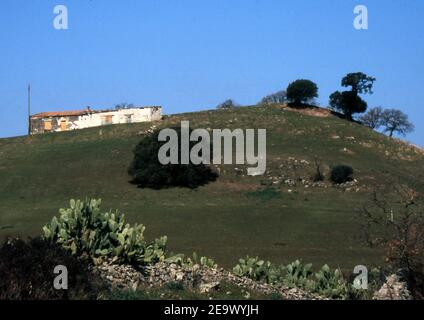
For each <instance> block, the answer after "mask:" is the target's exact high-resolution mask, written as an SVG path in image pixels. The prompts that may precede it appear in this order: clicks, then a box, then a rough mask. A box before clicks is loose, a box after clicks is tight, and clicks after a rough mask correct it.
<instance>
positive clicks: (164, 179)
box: [128, 128, 218, 189]
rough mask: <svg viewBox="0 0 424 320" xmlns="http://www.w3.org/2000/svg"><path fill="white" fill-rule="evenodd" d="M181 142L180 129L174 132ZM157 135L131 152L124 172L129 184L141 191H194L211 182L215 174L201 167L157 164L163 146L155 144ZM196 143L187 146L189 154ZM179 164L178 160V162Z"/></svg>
mask: <svg viewBox="0 0 424 320" xmlns="http://www.w3.org/2000/svg"><path fill="white" fill-rule="evenodd" d="M174 130H175V131H176V132H177V134H178V137H179V138H178V141H181V139H180V138H181V128H174ZM190 133H191V130H190ZM158 136H159V131H155V132H154V133H152V134H150V135H148V136H146V137H144V138H143V139H142V140H141V141H140V143H139V144H138V145H137V146H136V148H135V150H134V159H133V161H132V163H131V165H130V168H129V169H128V173H129V174H130V175H131V176H132V178H133V179H132V183H134V184H137V185H138V186H139V187H141V188H153V189H161V188H169V187H186V188H197V187H199V186H201V185H204V184H207V183H209V182H212V181H215V180H216V179H217V177H218V174H217V173H216V172H214V171H213V170H212V169H211V168H210V167H209V166H206V165H204V164H199V165H195V164H193V163H191V162H190V163H189V164H167V165H162V164H161V163H160V162H159V160H158V154H159V149H160V148H161V146H162V145H163V144H165V143H166V142H160V141H158ZM196 143H197V142H195V141H191V142H190V146H189V148H190V150H191V148H192V147H193V146H194V145H195V144H196ZM179 163H181V159H179Z"/></svg>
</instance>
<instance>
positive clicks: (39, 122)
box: [31, 107, 162, 134]
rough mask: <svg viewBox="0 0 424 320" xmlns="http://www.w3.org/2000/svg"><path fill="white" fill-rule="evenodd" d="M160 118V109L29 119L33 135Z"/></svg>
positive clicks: (149, 108)
mask: <svg viewBox="0 0 424 320" xmlns="http://www.w3.org/2000/svg"><path fill="white" fill-rule="evenodd" d="M161 118H162V108H161V107H146V108H133V109H120V110H111V111H104V112H93V113H90V114H83V115H80V116H58V117H47V118H34V117H32V118H31V132H32V133H33V134H37V133H45V132H61V131H69V130H77V129H85V128H91V127H99V126H104V125H110V124H122V123H138V122H148V121H156V120H160V119H161Z"/></svg>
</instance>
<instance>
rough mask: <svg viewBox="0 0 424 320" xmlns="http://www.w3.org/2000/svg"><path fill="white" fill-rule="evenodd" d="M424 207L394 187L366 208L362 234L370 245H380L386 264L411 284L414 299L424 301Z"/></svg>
mask: <svg viewBox="0 0 424 320" xmlns="http://www.w3.org/2000/svg"><path fill="white" fill-rule="evenodd" d="M423 208H424V205H423V201H422V197H421V195H420V194H419V193H417V192H416V191H414V190H412V189H409V188H408V187H405V186H395V187H394V192H387V191H386V192H385V193H384V194H383V195H378V194H377V192H374V194H373V199H372V202H371V203H367V204H366V205H364V206H363V218H364V221H363V230H364V236H365V240H366V241H367V243H368V244H369V245H372V246H375V245H381V246H383V247H384V248H385V249H386V251H387V253H386V261H387V262H388V263H389V266H391V267H392V268H393V269H394V270H396V272H398V273H399V275H400V276H401V277H402V278H403V279H405V280H406V281H407V283H408V289H409V290H410V291H411V293H412V295H413V296H414V298H415V299H423V300H424V215H423V211H424V209H423Z"/></svg>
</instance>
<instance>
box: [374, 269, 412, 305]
mask: <svg viewBox="0 0 424 320" xmlns="http://www.w3.org/2000/svg"><path fill="white" fill-rule="evenodd" d="M411 299H412V296H411V293H410V292H409V290H408V288H407V285H406V283H405V282H401V281H400V279H399V277H398V276H397V275H391V276H389V277H387V279H386V282H385V283H384V284H383V286H382V287H381V288H380V290H378V291H377V292H375V293H374V296H373V300H411Z"/></svg>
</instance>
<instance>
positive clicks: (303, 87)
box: [259, 72, 414, 137]
mask: <svg viewBox="0 0 424 320" xmlns="http://www.w3.org/2000/svg"><path fill="white" fill-rule="evenodd" d="M375 81H376V79H375V78H374V77H371V76H368V75H366V74H365V73H363V72H354V73H348V74H347V75H346V76H345V77H343V78H342V81H341V85H342V87H347V88H350V89H349V90H345V91H335V92H334V93H332V94H331V95H330V99H329V108H330V109H331V110H334V111H337V112H339V113H341V114H343V115H344V117H345V119H347V120H349V121H353V120H354V114H357V113H364V112H366V111H367V109H368V104H367V102H366V101H365V100H364V99H363V98H362V97H361V95H364V94H373V86H374V82H375ZM317 97H318V86H317V84H316V83H314V82H313V81H311V80H306V79H299V80H296V81H294V82H292V83H290V84H289V85H288V87H287V89H286V90H283V91H278V92H277V93H274V94H271V95H268V96H266V97H264V98H263V99H262V100H261V101H260V102H259V104H260V105H271V104H283V103H286V102H288V104H289V106H291V107H307V106H310V105H311V104H313V103H314V99H315V98H317ZM359 121H360V122H362V123H363V124H365V125H366V126H369V127H371V128H373V129H378V128H380V127H384V132H387V133H388V134H389V136H390V137H392V136H393V134H394V133H395V132H396V133H399V134H401V135H405V134H407V133H410V132H412V131H413V130H414V125H413V124H412V123H411V122H409V120H408V116H407V115H406V114H405V113H403V112H402V111H400V110H398V109H388V110H383V109H382V108H381V107H377V108H373V109H371V110H370V111H369V112H368V113H367V114H365V115H364V116H362V117H359Z"/></svg>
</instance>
